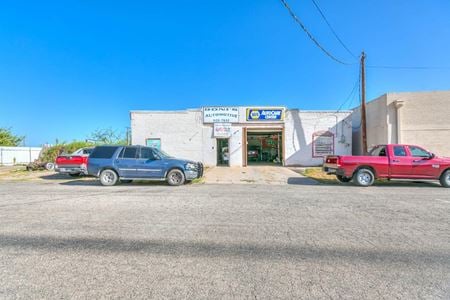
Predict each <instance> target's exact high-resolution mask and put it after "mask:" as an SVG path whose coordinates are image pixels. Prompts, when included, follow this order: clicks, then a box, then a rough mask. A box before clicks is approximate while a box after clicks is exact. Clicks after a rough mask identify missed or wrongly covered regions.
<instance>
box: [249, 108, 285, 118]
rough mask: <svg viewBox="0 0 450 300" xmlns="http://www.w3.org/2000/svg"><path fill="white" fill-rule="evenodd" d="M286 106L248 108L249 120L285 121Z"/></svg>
mask: <svg viewBox="0 0 450 300" xmlns="http://www.w3.org/2000/svg"><path fill="white" fill-rule="evenodd" d="M283 120H284V108H264V109H259V108H247V121H283Z"/></svg>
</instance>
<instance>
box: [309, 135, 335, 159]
mask: <svg viewBox="0 0 450 300" xmlns="http://www.w3.org/2000/svg"><path fill="white" fill-rule="evenodd" d="M333 154H334V134H333V133H332V132H329V131H318V132H314V133H313V157H322V156H327V155H333Z"/></svg>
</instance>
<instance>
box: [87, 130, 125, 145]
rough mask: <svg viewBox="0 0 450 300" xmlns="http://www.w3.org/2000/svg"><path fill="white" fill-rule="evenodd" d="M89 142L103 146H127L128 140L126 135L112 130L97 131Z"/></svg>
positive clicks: (89, 137) (90, 136)
mask: <svg viewBox="0 0 450 300" xmlns="http://www.w3.org/2000/svg"><path fill="white" fill-rule="evenodd" d="M87 140H88V141H90V142H93V143H95V144H102V145H126V144H127V138H126V136H125V134H123V133H120V132H118V131H117V130H113V129H112V128H105V129H97V130H95V131H94V132H93V133H91V134H90V135H89V136H88V138H87Z"/></svg>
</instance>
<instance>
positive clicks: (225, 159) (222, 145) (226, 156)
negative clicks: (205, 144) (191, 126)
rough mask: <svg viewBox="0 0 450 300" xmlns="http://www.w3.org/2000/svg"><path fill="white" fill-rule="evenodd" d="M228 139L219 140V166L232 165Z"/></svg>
mask: <svg viewBox="0 0 450 300" xmlns="http://www.w3.org/2000/svg"><path fill="white" fill-rule="evenodd" d="M228 144H229V142H228V139H217V165H218V166H226V167H227V166H229V165H230V150H229V145H228Z"/></svg>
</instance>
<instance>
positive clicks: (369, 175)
mask: <svg viewBox="0 0 450 300" xmlns="http://www.w3.org/2000/svg"><path fill="white" fill-rule="evenodd" d="M353 180H354V182H355V183H356V184H357V185H359V186H371V185H372V184H373V182H374V181H375V175H374V174H373V172H372V171H371V170H369V169H366V168H362V169H359V170H358V172H356V174H355V176H353Z"/></svg>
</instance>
